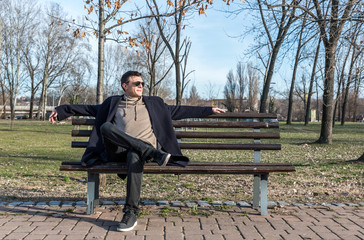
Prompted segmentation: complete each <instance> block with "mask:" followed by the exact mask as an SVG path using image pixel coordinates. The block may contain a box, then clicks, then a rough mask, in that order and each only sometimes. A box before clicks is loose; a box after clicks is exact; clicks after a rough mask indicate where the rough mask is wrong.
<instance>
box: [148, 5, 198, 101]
mask: <svg viewBox="0 0 364 240" xmlns="http://www.w3.org/2000/svg"><path fill="white" fill-rule="evenodd" d="M153 4H154V5H153V6H152V5H150V4H149V9H150V11H151V12H152V13H153V16H154V19H155V21H156V23H157V26H158V29H159V32H160V34H161V37H162V39H163V41H164V43H165V44H166V46H167V49H168V51H169V53H170V54H171V57H172V60H173V63H174V70H175V75H176V104H177V105H179V104H181V101H182V96H183V90H184V88H185V87H186V86H187V84H188V82H189V80H188V79H187V78H188V76H189V74H190V73H191V72H187V71H186V69H187V57H188V53H189V51H190V48H191V42H190V40H189V39H188V38H185V39H184V40H183V41H182V30H183V28H184V21H185V19H186V14H187V12H188V11H191V10H193V9H194V7H195V6H198V4H199V1H195V2H193V3H191V2H189V1H188V0H175V1H174V4H173V3H172V2H171V1H169V5H171V6H174V7H175V12H176V13H175V14H174V15H173V19H172V22H171V24H172V25H173V27H174V31H173V34H174V43H173V44H172V43H171V41H170V40H169V39H170V36H168V35H167V34H166V33H165V32H164V30H163V23H164V21H166V20H165V19H164V18H162V17H161V16H162V15H161V13H160V9H159V6H158V4H157V1H156V0H153ZM200 13H201V11H200Z"/></svg>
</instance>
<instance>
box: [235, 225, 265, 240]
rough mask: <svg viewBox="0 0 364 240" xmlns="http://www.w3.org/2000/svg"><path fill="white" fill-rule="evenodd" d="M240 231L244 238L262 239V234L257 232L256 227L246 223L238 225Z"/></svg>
mask: <svg viewBox="0 0 364 240" xmlns="http://www.w3.org/2000/svg"><path fill="white" fill-rule="evenodd" d="M237 227H238V229H239V232H240V233H241V234H242V235H243V237H244V239H262V236H261V235H260V234H259V233H258V232H257V230H256V229H255V227H252V226H247V225H244V224H239V225H237Z"/></svg>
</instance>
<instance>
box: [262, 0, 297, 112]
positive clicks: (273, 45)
mask: <svg viewBox="0 0 364 240" xmlns="http://www.w3.org/2000/svg"><path fill="white" fill-rule="evenodd" d="M257 1H258V6H259V12H260V17H261V20H262V24H263V26H264V29H265V33H266V35H267V38H268V45H269V47H270V49H271V51H270V54H269V60H268V64H267V71H266V75H265V76H264V85H263V91H262V95H261V97H260V112H267V110H268V109H267V103H268V96H269V90H270V84H271V81H272V77H273V73H274V67H275V63H276V60H277V57H278V53H279V50H280V48H281V46H282V43H283V41H284V39H285V37H286V35H287V33H288V31H289V28H290V26H291V25H292V23H293V22H294V21H295V20H296V19H297V17H296V16H295V13H296V5H297V4H298V3H300V2H301V1H297V0H293V1H291V4H290V5H285V1H284V0H282V5H281V7H280V10H279V11H276V10H275V9H274V8H272V7H270V6H271V3H270V2H268V1H263V0H257ZM267 10H270V11H267ZM266 15H271V16H273V17H272V19H273V21H274V22H275V23H276V26H275V27H274V28H273V29H274V30H275V29H278V32H277V34H276V38H275V39H274V40H273V37H272V34H273V32H274V30H272V29H269V27H268V24H267V22H266V21H267V16H266Z"/></svg>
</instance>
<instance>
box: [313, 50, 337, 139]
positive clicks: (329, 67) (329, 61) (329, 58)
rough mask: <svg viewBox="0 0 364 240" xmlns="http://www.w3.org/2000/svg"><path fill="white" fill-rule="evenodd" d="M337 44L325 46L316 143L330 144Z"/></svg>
mask: <svg viewBox="0 0 364 240" xmlns="http://www.w3.org/2000/svg"><path fill="white" fill-rule="evenodd" d="M336 45H337V44H333V43H332V44H329V46H325V79H324V94H323V97H322V100H323V105H322V124H321V133H320V138H319V139H318V140H317V142H318V143H328V144H331V143H332V113H333V109H334V81H335V51H336Z"/></svg>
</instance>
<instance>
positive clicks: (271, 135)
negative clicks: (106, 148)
mask: <svg viewBox="0 0 364 240" xmlns="http://www.w3.org/2000/svg"><path fill="white" fill-rule="evenodd" d="M90 134H91V130H72V137H89V136H90ZM176 136H177V138H232V139H237V138H244V139H249V138H251V139H262V138H264V139H280V134H279V133H278V132H185V131H176Z"/></svg>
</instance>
